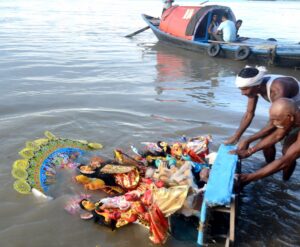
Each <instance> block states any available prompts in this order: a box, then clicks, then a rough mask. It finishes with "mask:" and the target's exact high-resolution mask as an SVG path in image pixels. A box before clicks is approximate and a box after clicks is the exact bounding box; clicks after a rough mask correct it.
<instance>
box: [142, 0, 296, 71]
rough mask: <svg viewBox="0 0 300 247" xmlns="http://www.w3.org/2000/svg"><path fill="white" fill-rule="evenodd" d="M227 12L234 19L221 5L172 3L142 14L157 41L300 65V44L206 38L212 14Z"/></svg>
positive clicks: (225, 55)
mask: <svg viewBox="0 0 300 247" xmlns="http://www.w3.org/2000/svg"><path fill="white" fill-rule="evenodd" d="M224 13H227V14H228V16H229V20H231V21H233V22H235V21H236V18H235V15H234V13H233V12H232V10H231V9H230V8H229V7H226V6H220V5H206V6H172V7H170V8H169V9H167V10H166V11H164V13H163V15H162V16H161V18H155V17H152V16H149V15H146V14H142V17H143V18H144V20H145V22H146V23H147V24H148V25H149V27H150V28H151V29H152V31H153V32H154V34H155V35H156V37H157V38H158V40H159V41H162V42H166V43H169V44H172V45H174V46H177V47H181V48H184V49H188V50H194V51H197V52H200V53H202V54H203V53H206V54H208V55H209V56H211V57H221V58H227V59H234V60H239V61H242V60H248V61H249V62H253V63H256V64H260V65H274V66H280V67H290V68H294V69H298V68H300V44H285V43H280V42H277V41H276V40H275V39H273V38H270V39H267V40H266V39H259V38H242V37H240V38H238V39H237V40H236V41H235V42H230V43H229V42H221V41H213V40H210V39H209V34H208V26H209V24H210V23H211V21H212V16H213V15H215V14H216V15H217V16H218V18H221V16H222V15H223V14H224ZM218 21H220V19H218Z"/></svg>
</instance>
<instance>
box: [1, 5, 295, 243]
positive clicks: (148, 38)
mask: <svg viewBox="0 0 300 247" xmlns="http://www.w3.org/2000/svg"><path fill="white" fill-rule="evenodd" d="M178 3H179V4H182V5H183V4H187V3H192V4H199V2H198V1H193V2H184V1H180V2H179V1H178ZM225 4H227V5H229V6H231V7H232V9H233V11H234V12H235V13H236V16H237V18H239V19H243V20H244V23H243V26H242V28H241V31H240V34H241V35H245V36H256V37H261V38H270V37H274V38H277V39H278V40H281V41H282V42H293V43H295V42H299V41H300V33H299V26H298V25H299V23H300V3H298V2H297V1H294V2H281V1H276V2H261V1H259V2H248V1H235V2H232V1H226V3H225ZM161 8H162V3H161V1H155V0H152V1H150V0H148V1H145V0H144V1H136V0H123V1H120V0H119V1H117V0H110V1H108V0H98V1H96V0H94V1H93V0H86V1H80V0H72V1H71V0H63V1H56V0H54V1H32V0H28V1H17V0H16V1H8V0H2V1H1V2H0V41H1V42H0V55H1V56H0V78H1V82H0V85H1V87H0V92H1V97H0V138H1V150H0V154H1V164H0V184H1V186H0V198H1V201H0V215H1V220H0V246H1V247H2V246H5V247H6V246H31V247H37V246H101V247H108V246H124V247H126V246H132V245H136V246H152V244H151V243H150V241H149V239H148V234H147V232H146V230H144V229H143V228H141V227H139V226H129V227H125V228H123V229H120V230H118V231H117V232H110V231H108V230H106V229H104V228H101V227H96V226H95V225H94V224H92V223H90V222H83V221H82V220H80V219H78V218H76V217H72V216H70V215H69V214H67V213H66V212H65V211H64V209H63V205H64V203H65V200H66V196H67V195H68V194H69V193H70V191H74V190H76V189H77V188H76V186H75V185H74V184H73V183H72V182H71V181H70V180H67V179H66V181H63V182H61V184H60V187H59V190H58V191H59V192H57V194H56V199H55V200H53V201H51V202H49V203H39V202H38V201H36V200H35V199H34V198H33V197H32V196H22V195H19V194H17V193H16V192H15V191H14V190H13V189H12V183H13V179H12V178H11V175H10V171H11V164H12V162H13V161H14V160H16V159H18V158H19V157H18V151H19V150H20V149H22V147H23V146H24V143H25V142H26V141H27V140H32V139H35V138H40V137H41V136H42V135H43V132H44V131H45V130H50V131H52V132H53V133H54V134H56V135H58V136H62V137H69V138H74V139H88V140H92V141H97V142H101V143H102V144H103V145H104V146H105V148H104V149H103V151H102V152H101V153H104V154H105V155H108V156H112V154H111V150H112V149H113V148H115V147H123V148H126V147H128V146H129V144H132V143H139V142H141V141H149V140H150V141H154V140H160V139H165V140H170V141H172V140H177V139H178V138H179V137H180V136H181V135H183V134H185V135H187V136H195V135H200V134H207V133H211V134H212V135H213V139H214V142H213V144H212V149H213V150H216V149H217V147H218V146H219V144H220V143H221V142H222V141H224V140H225V138H226V137H228V136H230V135H231V134H232V133H233V132H234V130H235V128H236V127H237V126H238V123H239V120H240V118H241V116H242V113H243V111H244V109H245V106H246V99H245V97H243V96H241V95H240V92H239V91H238V90H237V89H236V88H235V86H234V78H235V75H236V73H237V72H238V71H239V70H240V69H241V68H242V67H243V66H244V65H245V63H238V62H234V61H227V60H222V59H210V58H208V57H203V56H201V55H198V54H195V53H193V52H189V51H185V50H181V49H177V48H172V47H168V46H165V45H163V44H160V43H158V42H157V40H156V38H155V37H154V35H153V34H152V33H151V31H149V30H148V31H147V32H144V33H142V34H140V35H138V36H136V37H134V38H132V39H126V38H124V37H123V36H124V35H126V34H128V33H131V32H133V31H135V30H137V29H139V28H142V27H144V26H145V24H144V23H143V21H142V19H141V17H140V14H141V13H147V14H150V15H153V16H159V15H160V13H161ZM269 71H270V73H281V74H287V75H292V76H295V77H296V78H298V79H300V72H299V71H294V70H292V69H279V68H269ZM260 101H261V102H260V103H259V107H258V109H257V116H256V118H255V121H254V122H253V124H252V125H251V127H250V128H249V130H248V132H247V134H251V133H253V132H254V131H256V130H258V129H259V128H260V127H262V126H263V125H264V123H265V122H266V120H267V110H268V106H269V105H268V104H267V103H266V102H263V101H262V100H260ZM278 155H279V153H278ZM243 164H244V165H243V171H245V172H250V171H253V170H255V169H258V168H259V167H260V166H261V165H262V164H263V159H262V156H261V154H257V155H255V156H253V157H252V158H249V159H248V160H247V161H245V162H244V163H243ZM299 213H300V169H299V167H298V168H296V171H295V173H294V175H293V177H292V178H291V180H290V181H289V182H286V183H284V182H282V180H281V174H278V175H274V176H272V177H269V178H267V179H264V180H262V181H259V182H255V183H253V184H250V185H248V186H247V187H246V188H245V189H244V191H243V194H242V196H241V204H240V208H239V215H238V223H237V243H238V244H237V246H300V237H299V236H300V217H299ZM166 246H195V243H194V242H191V241H187V242H180V241H177V240H175V239H173V238H170V239H169V241H168V242H167V244H166Z"/></svg>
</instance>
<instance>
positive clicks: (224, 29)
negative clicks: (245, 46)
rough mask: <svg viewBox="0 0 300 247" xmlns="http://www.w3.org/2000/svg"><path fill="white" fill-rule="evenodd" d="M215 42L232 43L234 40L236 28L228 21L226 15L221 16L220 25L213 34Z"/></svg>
mask: <svg viewBox="0 0 300 247" xmlns="http://www.w3.org/2000/svg"><path fill="white" fill-rule="evenodd" d="M213 36H214V38H215V39H216V40H217V41H225V42H233V41H235V40H236V27H235V24H234V22H233V21H231V20H229V19H228V14H227V13H224V14H223V16H222V23H221V24H220V26H219V27H218V28H217V31H216V32H215V33H213Z"/></svg>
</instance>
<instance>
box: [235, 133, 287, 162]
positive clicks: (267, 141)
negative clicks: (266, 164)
mask: <svg viewBox="0 0 300 247" xmlns="http://www.w3.org/2000/svg"><path fill="white" fill-rule="evenodd" d="M287 132H288V131H287V130H285V129H278V128H277V129H276V130H274V131H273V132H272V133H271V134H270V135H268V136H266V137H265V138H264V139H262V140H261V141H260V142H258V143H257V144H256V145H255V146H253V147H251V148H248V149H246V150H245V149H243V150H236V151H235V152H234V153H236V154H237V155H239V157H240V158H241V159H244V158H247V157H249V156H251V155H252V154H254V153H256V152H258V151H260V150H262V149H265V148H268V147H271V146H273V145H274V144H275V143H277V142H279V141H280V140H282V139H283V138H284V137H285V136H286V134H287Z"/></svg>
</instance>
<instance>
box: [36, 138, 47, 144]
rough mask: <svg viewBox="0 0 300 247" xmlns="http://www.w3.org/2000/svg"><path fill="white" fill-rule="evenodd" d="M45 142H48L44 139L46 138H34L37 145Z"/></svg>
mask: <svg viewBox="0 0 300 247" xmlns="http://www.w3.org/2000/svg"><path fill="white" fill-rule="evenodd" d="M47 142H48V139H46V138H40V139H36V140H34V143H36V144H37V145H39V146H41V145H43V144H46V143H47Z"/></svg>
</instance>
